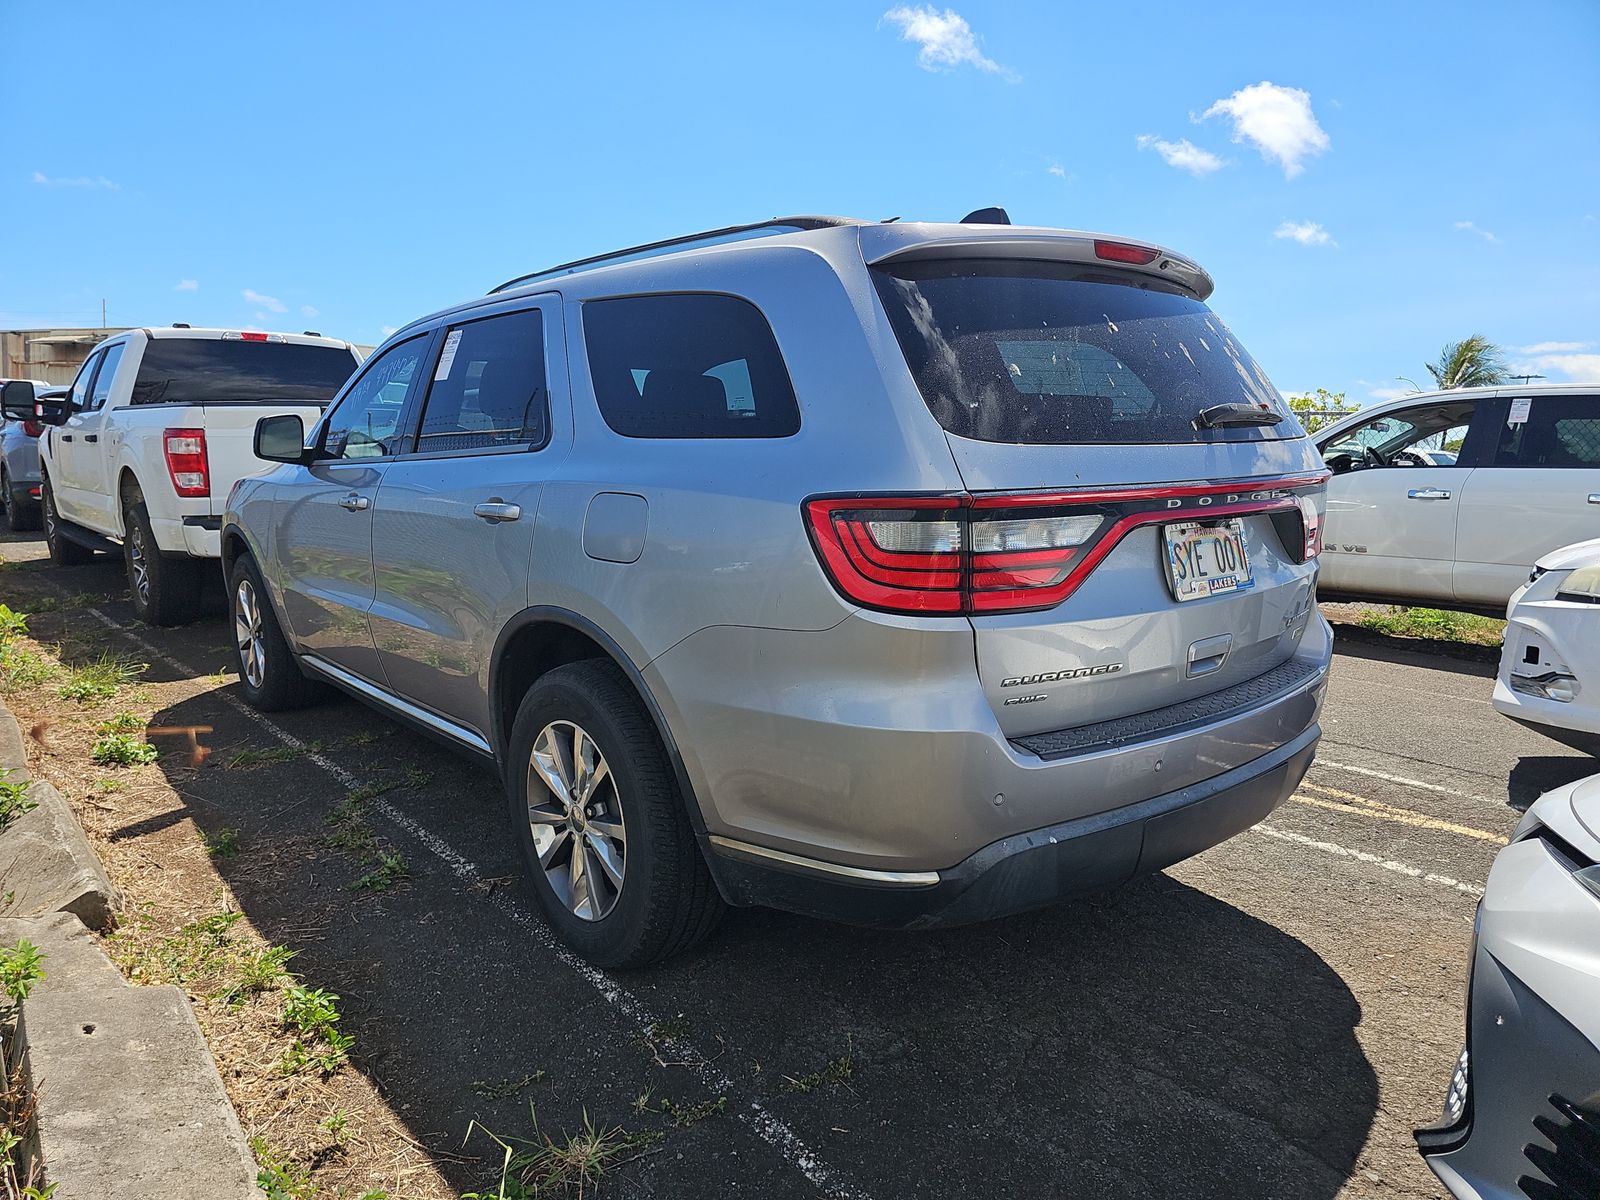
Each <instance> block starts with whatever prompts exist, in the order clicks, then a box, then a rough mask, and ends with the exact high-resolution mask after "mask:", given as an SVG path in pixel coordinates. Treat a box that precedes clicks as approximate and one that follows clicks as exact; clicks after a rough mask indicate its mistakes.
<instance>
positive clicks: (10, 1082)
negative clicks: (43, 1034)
mask: <svg viewBox="0 0 1600 1200" xmlns="http://www.w3.org/2000/svg"><path fill="white" fill-rule="evenodd" d="M3 1046H4V1039H3V1038H0V1048H3ZM38 1102H39V1094H38V1092H37V1091H34V1090H30V1089H29V1088H28V1086H27V1084H26V1082H25V1081H24V1079H23V1076H22V1063H21V1062H18V1063H17V1065H16V1066H15V1067H13V1068H11V1069H10V1070H9V1071H7V1070H5V1069H4V1068H0V1196H4V1197H5V1198H6V1200H50V1197H51V1196H52V1195H53V1194H54V1192H55V1190H56V1185H55V1184H53V1183H50V1184H42V1183H41V1180H40V1178H39V1173H40V1164H39V1160H38V1159H37V1158H35V1159H34V1160H33V1161H32V1162H31V1163H29V1164H28V1166H27V1168H26V1169H24V1168H23V1167H22V1165H21V1164H20V1163H18V1162H17V1156H16V1154H15V1151H16V1149H17V1148H18V1147H19V1146H21V1145H22V1144H23V1142H25V1141H26V1140H27V1139H28V1138H29V1136H30V1135H31V1133H32V1131H33V1116H34V1109H35V1107H36V1106H37V1104H38Z"/></svg>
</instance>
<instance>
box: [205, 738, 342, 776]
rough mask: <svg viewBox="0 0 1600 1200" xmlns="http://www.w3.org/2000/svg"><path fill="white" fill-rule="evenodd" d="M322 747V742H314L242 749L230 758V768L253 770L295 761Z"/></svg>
mask: <svg viewBox="0 0 1600 1200" xmlns="http://www.w3.org/2000/svg"><path fill="white" fill-rule="evenodd" d="M321 749H322V743H321V742H312V743H311V744H310V745H309V746H273V747H272V748H271V749H269V750H241V751H239V753H237V754H235V755H234V756H233V757H232V758H230V759H229V760H228V770H230V771H253V770H255V768H257V767H265V766H270V765H271V764H272V763H281V762H293V761H294V760H295V759H297V758H304V757H305V756H306V755H308V754H315V753H316V752H317V751H318V750H321Z"/></svg>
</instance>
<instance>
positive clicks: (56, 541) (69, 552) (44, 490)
mask: <svg viewBox="0 0 1600 1200" xmlns="http://www.w3.org/2000/svg"><path fill="white" fill-rule="evenodd" d="M39 507H40V508H41V509H43V510H44V544H45V546H46V547H47V548H48V549H49V551H50V561H51V562H52V563H54V564H55V565H56V566H58V567H81V566H83V565H84V564H85V563H90V562H93V561H94V551H93V550H91V549H89V548H88V547H87V546H80V545H78V543H77V542H71V541H68V540H67V539H66V538H64V537H62V536H61V525H62V521H61V517H60V515H59V514H58V513H57V512H56V498H55V493H54V492H53V491H52V490H51V488H50V476H48V475H46V476H45V477H44V478H43V480H41V482H40V495H39Z"/></svg>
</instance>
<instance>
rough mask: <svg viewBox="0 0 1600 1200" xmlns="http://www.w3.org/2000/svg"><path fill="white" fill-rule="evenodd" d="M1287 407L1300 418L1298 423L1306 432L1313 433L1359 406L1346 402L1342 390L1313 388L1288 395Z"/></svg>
mask: <svg viewBox="0 0 1600 1200" xmlns="http://www.w3.org/2000/svg"><path fill="white" fill-rule="evenodd" d="M1289 407H1290V409H1292V410H1293V411H1294V415H1295V416H1296V417H1298V418H1300V424H1302V425H1304V426H1305V430H1306V432H1307V433H1315V432H1317V430H1319V429H1321V428H1323V427H1324V426H1326V425H1332V424H1333V423H1334V422H1335V421H1337V420H1339V418H1341V417H1343V416H1344V415H1345V414H1346V413H1353V412H1355V411H1356V409H1358V408H1360V407H1361V406H1360V405H1359V404H1351V403H1349V402H1347V401H1346V400H1345V398H1344V393H1343V392H1330V391H1329V390H1328V389H1327V388H1313V389H1312V390H1311V391H1309V392H1306V393H1305V394H1304V395H1301V396H1290V397H1289Z"/></svg>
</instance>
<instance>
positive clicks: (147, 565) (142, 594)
mask: <svg viewBox="0 0 1600 1200" xmlns="http://www.w3.org/2000/svg"><path fill="white" fill-rule="evenodd" d="M122 556H123V560H124V562H125V563H126V564H127V568H128V598H129V599H130V600H131V601H132V602H133V615H134V616H136V617H138V618H139V620H141V621H143V622H144V623H145V624H146V625H164V626H165V625H187V624H189V622H191V621H193V620H194V619H195V618H196V617H197V616H199V615H200V588H201V586H202V584H203V577H202V576H201V574H200V561H199V560H198V559H193V558H190V557H189V556H188V555H186V554H182V555H180V554H163V553H162V552H161V547H160V546H158V545H157V544H156V535H155V531H154V530H153V529H152V528H151V526H150V513H149V512H148V511H147V510H146V509H145V506H144V501H143V500H142V499H130V500H128V501H127V502H125V503H124V505H123V508H122Z"/></svg>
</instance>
